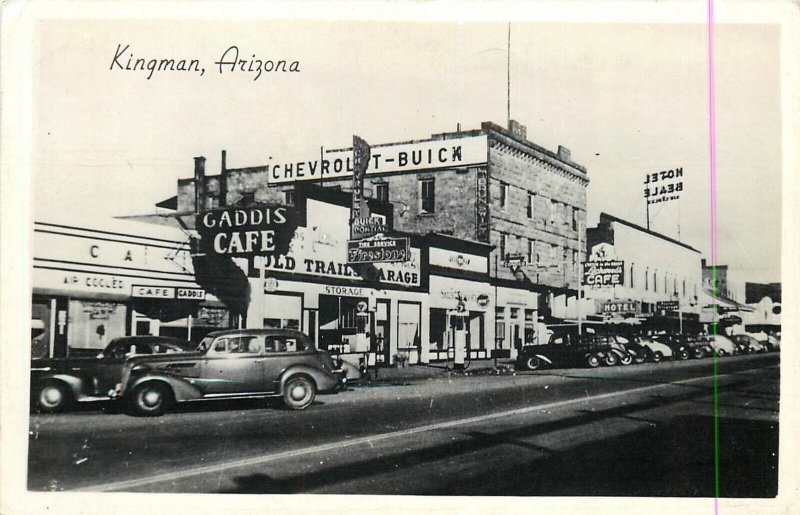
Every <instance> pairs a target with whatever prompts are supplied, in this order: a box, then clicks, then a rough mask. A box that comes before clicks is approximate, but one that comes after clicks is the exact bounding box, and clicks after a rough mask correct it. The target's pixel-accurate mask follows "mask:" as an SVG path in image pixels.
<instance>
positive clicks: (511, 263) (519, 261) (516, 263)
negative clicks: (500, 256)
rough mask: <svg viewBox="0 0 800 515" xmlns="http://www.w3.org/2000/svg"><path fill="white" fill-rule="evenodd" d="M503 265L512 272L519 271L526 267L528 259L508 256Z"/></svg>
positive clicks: (520, 255) (517, 255)
mask: <svg viewBox="0 0 800 515" xmlns="http://www.w3.org/2000/svg"><path fill="white" fill-rule="evenodd" d="M503 264H504V265H505V266H506V267H508V268H511V269H512V270H514V269H516V270H519V269H520V268H525V267H526V266H528V259H527V258H526V257H525V256H524V255H522V254H509V255H508V256H506V258H505V259H504V260H503Z"/></svg>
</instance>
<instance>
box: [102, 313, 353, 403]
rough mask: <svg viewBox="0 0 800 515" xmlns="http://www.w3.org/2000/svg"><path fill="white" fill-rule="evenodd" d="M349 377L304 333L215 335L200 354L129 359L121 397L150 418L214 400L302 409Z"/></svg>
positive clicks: (277, 331)
mask: <svg viewBox="0 0 800 515" xmlns="http://www.w3.org/2000/svg"><path fill="white" fill-rule="evenodd" d="M344 377H345V376H344V371H343V370H341V369H337V368H335V366H334V363H333V360H332V359H331V356H330V354H328V352H327V351H322V350H318V349H317V348H316V347H315V346H314V342H312V341H311V339H309V338H308V337H307V336H306V335H305V334H303V333H301V332H300V331H295V330H291V329H249V330H228V331H220V332H215V333H210V334H209V335H208V336H206V337H205V338H204V339H203V340H202V341H201V342H200V345H198V347H197V351H196V352H192V353H188V354H182V355H174V356H166V355H165V356H155V355H154V356H139V357H135V358H131V359H129V360H128V361H127V363H126V365H125V368H124V369H123V372H122V378H121V381H120V384H119V386H118V388H117V390H116V392H115V395H116V396H117V397H119V398H120V399H121V400H122V401H124V402H126V403H127V404H128V406H129V407H130V409H131V410H132V411H133V413H134V414H138V415H144V416H156V415H161V414H163V413H164V412H165V411H166V410H167V409H168V408H169V407H170V405H172V404H173V403H179V402H186V401H199V400H208V399H243V398H263V397H281V398H282V399H283V403H284V404H285V405H286V407H288V408H290V409H295V410H300V409H304V408H307V407H308V406H310V405H311V404H312V403H313V402H314V398H315V396H316V393H317V392H326V391H332V390H335V389H336V388H337V387H338V386H339V385H341V384H342V382H343V381H342V380H343V379H344Z"/></svg>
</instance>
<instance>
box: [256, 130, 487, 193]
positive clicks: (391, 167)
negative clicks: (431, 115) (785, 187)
mask: <svg viewBox="0 0 800 515" xmlns="http://www.w3.org/2000/svg"><path fill="white" fill-rule="evenodd" d="M487 149H488V139H487V137H486V136H469V137H464V138H455V139H446V140H437V141H422V142H419V143H404V144H398V145H386V146H380V147H372V152H371V155H370V156H369V157H368V165H367V170H366V173H367V175H377V174H388V173H406V172H415V171H420V170H436V169H444V168H453V167H463V166H472V165H478V164H484V163H486V156H487ZM353 161H354V159H353V151H352V150H349V149H348V150H336V151H332V152H326V153H325V155H324V156H323V157H322V158H320V157H319V156H317V157H314V158H311V159H299V160H287V161H278V162H270V163H269V164H268V165H267V173H268V179H267V180H268V182H269V184H271V185H272V184H283V183H290V182H295V181H319V180H322V179H343V178H347V177H351V176H352V175H353V170H354V162H353Z"/></svg>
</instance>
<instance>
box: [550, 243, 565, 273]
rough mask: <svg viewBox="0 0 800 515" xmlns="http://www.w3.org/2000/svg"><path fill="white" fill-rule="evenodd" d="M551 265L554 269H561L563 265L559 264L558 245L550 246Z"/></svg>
mask: <svg viewBox="0 0 800 515" xmlns="http://www.w3.org/2000/svg"><path fill="white" fill-rule="evenodd" d="M562 258H563V256H562ZM550 264H551V265H552V266H553V268H561V263H560V262H559V257H558V245H551V246H550Z"/></svg>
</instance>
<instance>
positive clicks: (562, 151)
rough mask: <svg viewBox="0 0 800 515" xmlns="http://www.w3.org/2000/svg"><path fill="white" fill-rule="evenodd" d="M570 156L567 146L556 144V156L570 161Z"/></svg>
mask: <svg viewBox="0 0 800 515" xmlns="http://www.w3.org/2000/svg"><path fill="white" fill-rule="evenodd" d="M571 156H572V152H570V150H569V149H568V148H567V147H564V146H561V145H559V146H558V158H559V159H561V160H562V161H570V160H571V159H570V157H571Z"/></svg>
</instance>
